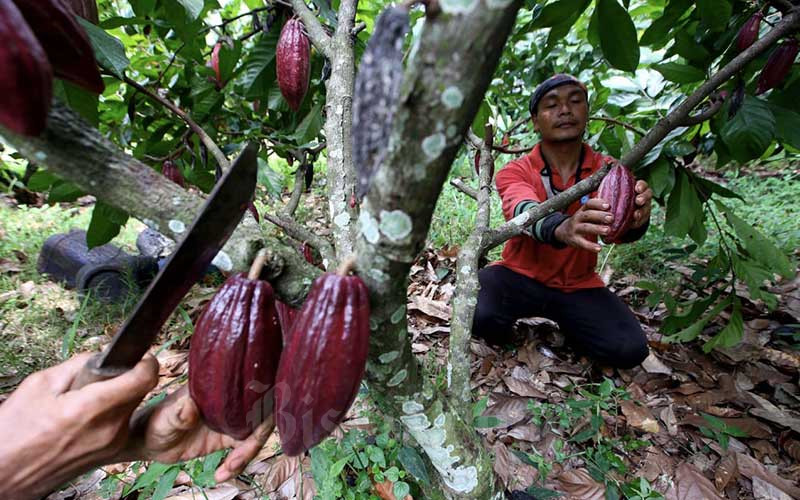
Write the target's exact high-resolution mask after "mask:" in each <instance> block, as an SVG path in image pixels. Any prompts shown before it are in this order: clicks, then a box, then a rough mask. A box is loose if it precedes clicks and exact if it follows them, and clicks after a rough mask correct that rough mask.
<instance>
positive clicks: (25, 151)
mask: <svg viewBox="0 0 800 500" xmlns="http://www.w3.org/2000/svg"><path fill="white" fill-rule="evenodd" d="M0 132H2V135H3V137H4V138H5V139H6V140H7V141H8V143H9V144H11V145H12V146H13V147H14V148H15V149H16V150H17V151H19V152H20V153H21V154H22V155H23V156H25V157H27V158H29V159H35V160H36V161H37V163H39V164H41V165H44V166H46V167H47V169H48V171H50V172H52V173H54V174H56V175H58V176H59V177H60V178H62V179H66V180H69V181H71V182H73V183H75V184H76V185H77V186H78V187H79V188H80V189H82V190H83V191H85V192H87V193H91V194H93V195H94V196H95V197H96V198H97V199H98V200H101V201H103V202H105V203H108V204H109V205H111V206H113V207H116V208H119V209H121V210H124V211H125V212H127V213H129V214H130V215H132V216H133V217H136V218H137V219H139V220H141V221H142V222H144V223H145V224H147V225H148V226H149V227H151V228H153V229H156V230H157V231H159V232H161V233H162V234H165V235H168V236H169V237H172V238H178V239H179V238H180V237H181V228H186V227H190V226H191V224H192V222H193V221H194V219H195V217H196V216H197V213H198V212H199V210H200V208H201V207H202V205H203V203H204V201H205V200H203V198H201V197H200V196H199V195H197V194H194V193H191V192H189V191H186V190H185V189H182V188H181V187H180V186H178V185H177V184H175V183H174V182H171V181H169V180H167V178H165V177H164V176H163V175H161V174H159V173H158V172H156V171H155V170H153V169H152V168H150V167H148V166H147V165H145V164H143V163H141V162H140V161H138V160H137V159H135V158H132V157H131V156H128V155H127V154H125V153H123V152H122V151H120V149H119V148H118V147H117V146H115V145H114V144H113V143H111V141H109V140H108V139H106V138H105V137H103V136H102V135H101V134H100V132H98V131H97V130H96V129H94V128H93V127H92V126H91V125H89V124H88V123H86V122H85V121H83V119H82V118H81V117H80V116H78V115H77V114H76V113H75V112H74V111H72V110H71V109H69V108H68V107H67V106H65V105H63V104H61V103H59V102H57V101H56V102H54V103H53V106H52V108H51V109H50V114H49V116H48V119H47V128H46V129H45V131H44V133H43V134H42V135H41V136H39V137H35V138H33V137H24V136H20V135H16V134H14V133H12V132H9V131H8V130H5V129H2V128H0ZM262 247H268V248H270V249H271V255H272V260H271V261H270V263H269V265H268V267H269V268H270V269H271V270H272V274H271V279H270V281H271V282H272V284H273V286H274V287H275V290H276V292H277V293H278V295H279V296H280V297H281V300H284V301H285V302H286V303H288V304H291V305H293V306H299V305H300V304H302V302H303V300H304V299H305V296H306V294H307V293H308V289H309V287H310V284H311V282H312V281H313V279H314V278H315V277H316V276H317V275H318V274H319V272H320V271H319V270H318V269H316V268H315V267H313V266H311V265H309V264H308V263H307V262H305V260H304V259H303V257H302V256H301V255H300V254H299V253H298V252H297V251H296V250H295V249H294V248H291V247H289V246H286V245H284V244H282V243H281V242H280V241H279V240H277V239H275V238H265V237H264V235H263V232H262V231H261V228H259V227H258V224H257V223H256V222H255V220H254V219H253V218H252V217H249V216H247V215H245V217H244V218H243V219H242V223H240V224H239V225H238V226H237V228H236V230H235V231H234V232H233V235H232V236H231V237H230V239H229V240H228V242H227V243H226V244H225V246H224V247H223V249H222V251H221V252H220V253H219V254H218V255H217V262H218V263H219V266H218V267H220V268H221V269H222V270H223V271H227V272H233V271H245V270H247V269H248V268H249V266H250V263H251V262H252V260H253V257H254V256H255V253H256V252H257V251H258V250H259V249H260V248H262Z"/></svg>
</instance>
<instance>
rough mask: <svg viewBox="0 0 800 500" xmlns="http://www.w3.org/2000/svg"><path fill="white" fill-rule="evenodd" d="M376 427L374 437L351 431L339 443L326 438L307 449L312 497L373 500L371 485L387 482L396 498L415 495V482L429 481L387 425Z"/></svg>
mask: <svg viewBox="0 0 800 500" xmlns="http://www.w3.org/2000/svg"><path fill="white" fill-rule="evenodd" d="M377 426H378V429H379V430H378V432H377V434H375V435H368V434H367V433H366V432H364V431H362V430H357V429H351V430H349V431H348V432H347V433H346V434H345V436H344V438H342V440H341V441H337V440H335V439H332V438H330V439H326V440H325V441H323V442H322V443H320V444H319V445H318V446H316V447H314V448H312V449H311V472H312V474H313V475H314V482H315V484H316V486H317V497H316V498H319V499H320V500H334V499H340V498H344V499H346V500H371V499H374V498H376V497H375V495H374V494H373V484H378V483H383V482H385V481H387V480H388V481H391V482H392V484H393V493H394V496H395V497H396V498H398V499H402V498H405V496H406V495H408V494H412V495H413V496H414V497H415V498H416V497H417V496H418V495H417V493H418V491H419V487H418V485H417V484H416V482H421V483H426V482H428V481H429V476H428V474H427V471H426V469H425V465H424V463H423V461H422V457H420V455H419V453H417V451H416V450H415V449H414V448H410V447H407V446H403V445H402V444H401V443H400V442H399V441H398V440H397V439H395V438H394V437H393V434H392V429H391V427H390V426H389V425H388V424H386V423H384V422H382V421H378V423H377ZM412 491H413V493H412Z"/></svg>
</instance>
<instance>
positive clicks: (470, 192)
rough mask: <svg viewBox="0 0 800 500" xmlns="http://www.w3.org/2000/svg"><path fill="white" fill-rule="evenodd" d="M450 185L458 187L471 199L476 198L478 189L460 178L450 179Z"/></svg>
mask: <svg viewBox="0 0 800 500" xmlns="http://www.w3.org/2000/svg"><path fill="white" fill-rule="evenodd" d="M450 185H451V186H453V187H454V188H456V189H458V190H459V191H461V192H462V193H464V194H465V195H467V196H469V197H470V198H472V199H473V200H476V201H477V200H478V190H477V189H475V188H473V187H470V186H467V185H466V184H464V181H462V180H461V179H450Z"/></svg>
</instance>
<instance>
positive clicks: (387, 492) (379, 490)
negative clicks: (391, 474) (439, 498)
mask: <svg viewBox="0 0 800 500" xmlns="http://www.w3.org/2000/svg"><path fill="white" fill-rule="evenodd" d="M372 491H374V492H375V494H376V495H378V496H379V497H381V499H382V500H397V497H396V496H394V483H393V482H391V481H389V480H388V479H387V480H386V481H384V482H382V483H372ZM403 500H414V498H413V497H412V496H411V495H406V496H404V497H403Z"/></svg>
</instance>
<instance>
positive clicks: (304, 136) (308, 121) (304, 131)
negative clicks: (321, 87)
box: [292, 102, 322, 144]
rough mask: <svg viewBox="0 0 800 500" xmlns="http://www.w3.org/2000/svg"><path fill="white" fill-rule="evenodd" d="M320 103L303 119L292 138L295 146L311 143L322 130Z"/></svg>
mask: <svg viewBox="0 0 800 500" xmlns="http://www.w3.org/2000/svg"><path fill="white" fill-rule="evenodd" d="M321 111H322V103H321V102H318V103H317V104H316V105H314V107H313V108H312V109H311V111H309V112H308V114H307V115H306V116H305V117H304V118H303V121H301V122H300V125H298V126H297V129H296V130H295V133H294V135H293V136H292V137H293V139H294V140H295V142H297V144H306V143H309V142H311V141H313V140H314V139H315V138H316V137H317V135H318V134H319V131H320V130H322V112H321Z"/></svg>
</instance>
